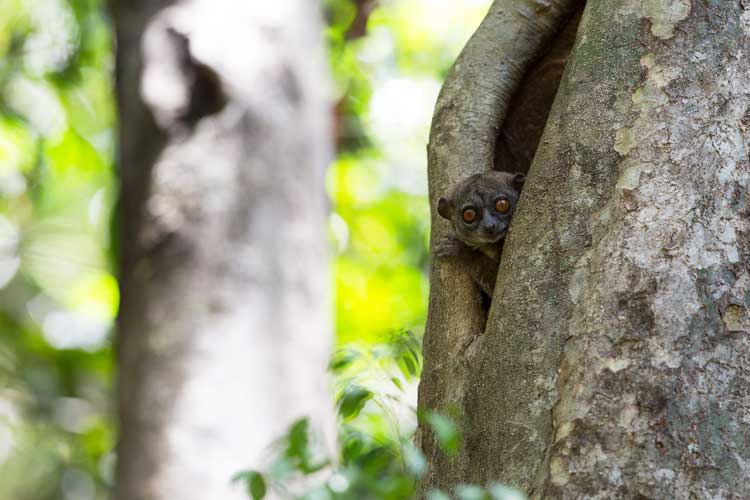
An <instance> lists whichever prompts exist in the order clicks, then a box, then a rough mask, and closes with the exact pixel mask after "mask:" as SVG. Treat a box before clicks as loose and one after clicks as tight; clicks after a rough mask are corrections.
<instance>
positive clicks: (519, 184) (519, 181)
mask: <svg viewBox="0 0 750 500" xmlns="http://www.w3.org/2000/svg"><path fill="white" fill-rule="evenodd" d="M524 182H526V176H525V175H523V174H520V173H519V174H515V175H514V176H513V179H511V181H510V184H511V186H513V189H515V190H516V191H520V190H521V188H523V183H524Z"/></svg>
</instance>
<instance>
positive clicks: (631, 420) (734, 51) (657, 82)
mask: <svg viewBox="0 0 750 500" xmlns="http://www.w3.org/2000/svg"><path fill="white" fill-rule="evenodd" d="M497 3H503V4H504V5H510V4H513V5H516V4H517V2H497ZM521 22H522V23H525V22H527V21H521ZM481 29H482V28H480V30H481ZM749 34H750V2H746V1H744V0H742V1H736V2H729V1H721V2H718V1H708V2H703V1H700V2H699V1H692V2H691V1H690V0H649V1H647V2H646V1H643V2H641V1H638V2H633V1H629V0H589V1H588V3H587V6H586V10H585V13H584V16H583V19H582V21H581V26H580V30H579V34H578V38H577V42H576V45H575V48H574V51H573V53H572V55H571V59H570V62H569V64H568V68H567V70H566V74H565V76H564V78H563V82H562V84H561V86H560V90H559V93H558V95H557V98H556V100H555V104H554V105H553V107H552V111H551V114H550V117H549V120H548V123H547V128H546V130H545V132H544V136H543V138H542V142H541V144H540V147H539V150H538V151H537V154H536V157H535V159H534V162H533V164H532V167H531V171H530V177H529V181H528V182H527V183H526V186H525V188H524V192H523V195H522V197H521V202H520V205H519V209H518V211H517V213H516V215H515V218H514V221H513V232H512V235H511V236H510V238H509V240H508V241H507V242H506V245H505V250H504V255H503V260H502V262H501V265H500V272H499V274H498V281H497V285H496V288H495V296H494V297H493V300H492V306H491V309H490V311H489V314H488V320H487V324H486V329H485V330H484V333H483V334H482V335H481V336H480V337H479V338H478V339H477V340H476V341H475V342H473V343H472V344H471V345H470V347H469V348H468V349H465V350H464V351H463V354H460V353H459V350H458V346H461V344H462V342H463V341H464V340H463V339H466V338H468V337H469V336H471V335H472V334H474V333H475V332H476V331H477V330H479V331H481V318H482V315H481V311H480V312H477V310H476V309H477V306H475V305H473V304H472V301H476V297H475V296H476V292H474V291H473V290H472V289H471V286H470V283H468V282H467V280H466V278H463V277H462V278H460V279H459V278H457V277H458V276H460V270H459V269H452V268H450V267H449V266H448V265H445V264H442V263H436V265H435V266H434V267H433V271H432V275H431V280H432V286H433V292H432V295H431V303H430V313H429V319H428V328H427V332H426V338H425V375H424V376H423V383H422V385H421V387H420V404H421V405H422V408H431V409H437V410H443V411H446V410H448V411H450V410H451V408H455V410H454V411H456V413H457V414H460V415H461V416H462V420H461V424H462V427H463V430H464V432H465V442H464V446H463V448H462V449H461V451H460V453H459V454H458V456H457V457H455V458H453V459H446V458H445V457H442V456H441V455H440V453H439V451H438V450H437V449H436V447H435V445H434V443H432V442H431V440H430V439H429V436H428V435H427V433H424V432H423V434H424V435H423V441H424V442H425V445H424V446H425V450H426V451H427V453H428V459H429V461H430V474H429V475H428V484H427V486H428V487H429V486H433V485H435V486H441V485H446V484H448V482H450V481H455V480H460V481H471V482H480V483H483V482H486V481H489V480H500V481H504V482H508V483H512V484H515V485H517V486H520V487H521V488H523V489H525V490H526V491H527V492H528V493H530V495H531V497H532V498H581V497H587V498H747V497H748V496H750V483H748V482H747V478H748V477H749V474H750V465H749V464H750V427H749V426H748V425H747V418H748V417H747V415H748V414H750V389H748V388H749V387H750V374H749V372H748V366H750V338H749V337H748V334H750V314H749V313H748V305H749V304H750V275H749V274H748V258H749V255H748V252H750V245H749V244H748V235H749V233H748V219H747V215H748V213H747V212H748V203H749V200H748V197H747V188H748V174H749V171H748V170H749V168H748V144H749V142H750V137H749V136H748V131H747V126H748V122H749V121H750V60H749V58H750V43H749V42H748V40H749V38H748V35H749ZM488 37H489V36H488ZM493 43H494V42H491V43H489V45H487V44H485V45H477V46H476V47H474V48H472V47H471V45H470V46H468V47H467V49H466V52H469V51H470V52H472V54H474V55H471V57H478V55H476V54H482V53H488V52H494V51H496V46H495V45H493ZM488 47H489V49H488ZM513 50H515V48H512V49H511V52H512V51H513ZM466 52H465V53H466ZM462 57H469V56H465V55H464V56H462ZM489 67H490V68H500V66H498V65H493V66H489ZM498 70H499V69H498ZM464 73H465V70H463V69H462V68H461V64H460V60H459V62H458V63H457V66H456V68H455V69H454V73H453V74H452V75H451V77H450V78H449V79H450V80H452V81H455V80H460V79H461V78H463V77H462V76H461V75H462V74H464ZM446 85H453V84H452V83H449V82H446ZM474 90H476V89H471V91H472V92H473V91H474ZM472 92H467V93H466V95H465V96H464V97H463V98H461V97H454V98H453V102H452V106H453V108H454V117H455V116H457V117H458V118H457V119H459V120H460V119H462V116H463V115H462V113H464V112H466V110H467V109H472V108H473V107H474V106H476V104H473V103H472V102H464V101H477V102H481V99H483V96H481V95H479V96H477V95H474V93H472ZM441 100H442V101H441V102H439V103H438V106H437V110H436V115H435V122H434V123H433V134H432V137H431V154H430V188H431V196H432V197H431V200H433V206H434V197H435V196H439V195H440V193H441V191H442V190H444V189H445V188H446V187H447V186H448V185H449V182H448V181H451V180H453V179H454V178H455V177H456V176H457V175H458V174H459V172H461V173H463V172H466V170H462V164H461V163H459V162H458V161H457V158H456V157H454V156H453V151H454V149H455V147H456V146H455V145H454V141H455V142H458V141H460V140H461V138H460V137H456V136H454V135H450V134H452V133H453V131H455V130H456V126H455V125H453V124H452V123H451V121H450V119H449V118H446V117H444V116H442V115H441V113H440V110H441V109H442V107H441V106H443V105H444V104H445V102H446V98H445V97H441ZM493 113H497V111H490V115H493ZM500 116H502V113H501V114H500ZM444 130H447V131H448V133H447V134H449V135H446V132H443V131H444ZM477 140H482V138H479V139H477ZM483 140H484V141H487V142H489V143H492V141H494V137H485V138H484V139H483ZM433 141H434V142H433ZM487 147H490V146H485V148H487ZM485 165H486V162H485V163H484V165H481V164H480V166H485ZM472 168H473V167H472ZM466 173H469V172H466ZM433 221H434V222H435V223H434V225H433V227H434V229H435V233H437V234H440V233H441V232H442V231H444V228H443V227H442V226H441V224H440V223H438V222H437V221H439V218H437V217H434V218H433ZM453 283H456V284H455V285H454V284H453ZM455 287H458V291H457V290H456V289H455ZM436 288H437V290H436ZM451 296H452V297H454V299H450V297H451ZM455 315H458V317H459V320H458V321H457V320H455V319H452V318H453V316H455ZM443 478H448V479H447V480H444V479H443Z"/></svg>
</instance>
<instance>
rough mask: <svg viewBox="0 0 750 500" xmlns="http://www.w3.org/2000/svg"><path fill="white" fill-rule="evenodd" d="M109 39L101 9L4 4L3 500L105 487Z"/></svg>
mask: <svg viewBox="0 0 750 500" xmlns="http://www.w3.org/2000/svg"><path fill="white" fill-rule="evenodd" d="M112 63H113V61H112V40H111V33H110V28H109V25H108V22H107V19H106V16H105V13H104V12H103V11H102V8H101V5H100V3H99V2H98V1H93V0H89V1H87V0H77V1H75V2H66V1H63V0H0V498H3V499H35V500H36V499H39V500H42V499H52V498H81V499H97V498H106V497H107V496H108V490H109V487H110V485H111V479H112V464H113V461H114V457H113V454H112V448H113V445H114V435H113V427H112V418H111V413H112V412H111V407H112V402H111V385H112V383H111V381H112V357H111V347H110V342H109V338H110V331H111V326H112V321H113V318H114V316H115V314H116V311H117V302H118V294H117V282H116V280H115V278H114V277H113V274H112V267H111V262H110V259H111V257H110V249H109V231H108V228H109V220H110V210H111V206H112V200H113V197H114V188H115V184H114V176H113V171H112V160H111V158H112V151H113V127H114V106H113V98H112V81H111V74H112Z"/></svg>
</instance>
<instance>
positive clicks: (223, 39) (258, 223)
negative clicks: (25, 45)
mask: <svg viewBox="0 0 750 500" xmlns="http://www.w3.org/2000/svg"><path fill="white" fill-rule="evenodd" d="M317 7H318V6H317V5H316V4H315V3H314V2H307V1H304V0H278V1H275V2H271V3H267V2H229V1H220V2H216V1H209V0H193V1H190V2H171V1H153V0H150V1H146V0H141V1H136V2H126V1H124V0H121V1H118V2H115V6H114V14H115V20H116V28H117V35H118V49H117V88H118V99H119V108H120V118H121V120H120V157H119V164H120V170H121V172H120V173H121V180H122V200H121V204H120V210H121V231H120V234H121V238H122V242H121V252H122V255H121V259H120V260H121V277H120V278H121V299H122V301H121V310H120V317H119V324H118V328H119V331H118V342H117V344H118V362H119V377H118V378H119V380H118V390H119V401H118V403H119V417H120V442H119V446H118V466H117V473H116V480H117V491H116V497H117V498H119V499H121V500H146V499H148V500H158V499H164V500H167V499H169V500H175V499H180V500H190V499H195V500H199V499H200V500H205V499H209V498H210V499H235V498H236V499H240V498H246V494H245V492H244V487H242V486H241V485H232V484H231V478H232V476H233V474H235V473H236V472H238V471H240V470H242V469H247V468H252V467H259V466H260V465H261V463H260V461H261V460H262V459H263V457H265V456H267V454H268V453H269V450H268V448H267V446H268V445H269V444H270V443H271V442H272V440H273V439H274V438H275V437H277V436H278V435H279V433H281V432H282V431H284V430H285V429H286V427H287V426H288V425H289V424H290V423H291V422H292V421H293V420H294V419H296V418H299V417H301V416H305V415H310V416H312V417H313V420H314V421H315V422H318V423H320V424H322V425H323V426H324V427H328V428H332V423H333V411H332V407H331V404H330V397H329V394H328V392H327V389H328V388H327V381H326V376H325V367H326V364H327V357H328V352H329V348H330V343H331V336H330V325H329V318H328V311H329V307H328V306H329V301H328V294H327V283H328V270H327V257H326V251H325V247H326V232H325V217H326V207H325V194H324V184H323V173H324V167H325V165H326V163H327V161H328V159H329V155H330V145H331V137H330V125H329V123H328V117H329V115H330V113H329V111H328V108H327V102H326V98H327V95H326V90H327V89H326V82H325V81H324V79H323V75H324V74H325V66H326V63H325V58H324V53H323V50H322V43H321V42H322V40H321V35H320V34H321V25H320V22H319V19H320V15H319V12H318V9H317ZM327 430H330V429H327Z"/></svg>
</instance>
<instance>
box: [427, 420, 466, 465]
mask: <svg viewBox="0 0 750 500" xmlns="http://www.w3.org/2000/svg"><path fill="white" fill-rule="evenodd" d="M425 419H426V420H427V423H428V424H430V427H431V428H432V430H433V432H434V433H435V435H436V436H437V439H438V443H439V444H440V447H441V448H442V449H443V451H444V452H445V453H446V454H447V455H449V456H451V455H455V454H456V453H457V452H458V444H459V441H460V435H459V433H458V428H457V427H456V425H455V424H454V423H453V421H452V420H451V419H449V418H448V417H446V416H445V415H441V414H439V413H436V412H433V411H431V412H427V414H426V416H425Z"/></svg>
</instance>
